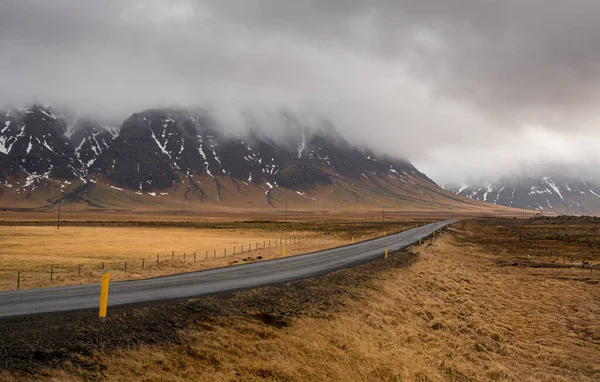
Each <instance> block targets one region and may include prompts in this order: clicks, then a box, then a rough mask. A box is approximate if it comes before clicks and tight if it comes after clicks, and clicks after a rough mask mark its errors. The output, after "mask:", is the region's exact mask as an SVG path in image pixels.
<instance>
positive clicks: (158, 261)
mask: <svg viewBox="0 0 600 382" xmlns="http://www.w3.org/2000/svg"><path fill="white" fill-rule="evenodd" d="M323 237H324V234H323V233H316V234H309V235H292V236H282V237H278V238H274V239H265V240H263V241H262V242H260V241H251V242H248V244H247V245H245V244H243V245H239V246H238V245H236V246H232V247H229V248H223V249H222V250H221V249H219V250H217V249H212V250H202V251H200V250H199V251H196V252H176V251H175V250H172V251H171V252H170V253H157V254H156V257H154V256H153V257H140V258H139V259H127V260H121V261H104V262H102V263H95V264H94V263H89V262H88V263H81V264H75V265H73V266H57V265H49V266H47V267H46V268H45V269H46V270H44V267H38V268H37V269H35V270H28V271H24V270H19V271H17V274H16V275H15V276H16V280H15V281H16V287H17V289H19V288H21V287H23V286H24V281H25V280H24V279H25V276H32V274H35V275H36V276H39V275H40V274H42V275H43V274H46V276H47V278H46V280H47V281H50V282H54V281H57V279H58V278H60V277H65V276H67V277H75V276H76V277H83V276H91V275H96V274H97V275H101V274H102V271H103V270H104V269H105V268H110V269H111V272H122V274H127V273H143V272H144V271H146V272H148V273H151V271H152V270H156V269H157V268H162V267H182V266H187V265H190V264H192V265H193V264H201V263H207V262H209V261H211V260H218V259H224V258H232V257H233V256H236V255H242V254H250V253H255V252H256V251H262V250H265V249H268V248H273V247H285V246H288V245H294V244H300V243H306V242H309V241H313V240H317V239H322V238H323ZM258 259H259V260H260V259H262V257H260V256H259V257H258ZM239 261H242V262H243V261H249V260H247V259H246V258H244V259H240V260H239ZM113 275H114V273H113ZM42 278H43V277H42ZM13 285H15V284H13Z"/></svg>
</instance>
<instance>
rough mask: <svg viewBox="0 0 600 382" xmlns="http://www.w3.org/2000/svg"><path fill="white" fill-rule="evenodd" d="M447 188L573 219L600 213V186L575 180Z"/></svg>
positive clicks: (500, 181)
mask: <svg viewBox="0 0 600 382" xmlns="http://www.w3.org/2000/svg"><path fill="white" fill-rule="evenodd" d="M446 188H447V189H449V190H450V191H452V192H453V193H455V194H457V195H460V196H464V197H466V198H469V199H473V200H478V201H482V202H487V203H492V204H495V205H502V206H508V207H515V208H523V209H528V210H532V209H535V210H538V211H544V212H552V213H564V214H574V215H582V214H584V215H594V214H599V213H600V184H598V183H596V182H593V181H586V180H584V179H581V178H577V177H573V176H552V177H550V176H543V177H535V176H529V177H503V178H500V179H498V180H496V181H494V182H484V183H482V184H475V185H464V186H462V187H446Z"/></svg>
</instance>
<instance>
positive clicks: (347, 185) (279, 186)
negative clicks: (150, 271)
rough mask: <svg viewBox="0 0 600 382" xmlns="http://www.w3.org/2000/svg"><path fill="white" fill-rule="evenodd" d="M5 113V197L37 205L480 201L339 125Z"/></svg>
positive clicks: (0, 144)
mask: <svg viewBox="0 0 600 382" xmlns="http://www.w3.org/2000/svg"><path fill="white" fill-rule="evenodd" d="M1 115H2V117H0V126H2V128H1V129H0V195H3V198H0V205H1V204H4V205H6V204H7V203H10V204H14V203H15V202H19V200H20V199H19V198H20V197H21V198H22V197H25V198H26V199H28V200H30V201H32V203H33V202H35V203H38V205H40V204H41V205H53V204H56V203H57V202H58V200H65V199H66V200H67V201H79V202H85V203H87V204H88V205H90V206H94V207H100V206H107V205H110V206H118V205H122V204H127V203H138V201H140V200H141V199H139V197H140V196H141V197H144V198H147V197H150V198H151V199H149V200H153V199H152V198H155V199H154V200H158V199H160V200H163V199H167V198H170V199H169V200H170V203H173V202H176V203H178V202H179V201H182V203H183V202H184V203H186V205H187V203H192V202H201V203H202V202H203V203H207V202H210V203H225V204H227V203H229V204H231V205H236V206H238V205H249V206H274V205H275V204H276V203H279V204H282V203H283V201H284V200H287V199H288V198H290V197H292V198H297V199H298V201H297V202H298V203H300V202H303V203H314V204H319V203H321V205H325V206H330V204H331V203H338V205H342V206H345V207H349V208H351V207H350V206H351V205H352V203H358V204H359V205H363V204H364V205H380V204H379V203H382V201H385V203H386V204H391V205H394V204H397V205H416V206H422V207H424V208H425V207H426V206H429V207H431V208H440V206H443V205H445V204H452V203H455V204H465V207H466V208H471V207H472V208H479V207H480V204H479V203H472V202H468V201H465V200H464V199H462V198H459V197H456V196H454V195H452V194H451V193H449V192H445V191H443V190H441V189H440V188H439V187H438V186H437V185H436V184H435V183H434V182H433V181H431V180H430V179H429V178H427V176H425V175H424V174H422V173H421V172H419V171H418V170H417V169H416V168H415V167H414V166H413V165H412V164H411V163H410V162H408V161H406V160H398V159H394V158H389V157H386V156H381V155H376V154H375V153H373V152H371V151H369V150H367V149H366V148H360V147H356V146H354V145H352V144H351V143H349V142H348V141H347V140H345V139H344V137H342V136H341V135H340V134H338V133H337V131H336V130H335V129H334V128H333V126H331V125H326V126H325V127H319V128H317V129H309V128H305V127H300V125H299V124H297V123H291V124H286V123H283V124H282V126H281V129H284V130H285V132H286V134H284V136H285V139H277V140H275V139H272V138H271V137H270V135H269V134H268V133H267V132H265V131H262V130H261V129H260V128H259V127H252V128H250V129H249V130H248V132H247V133H246V134H244V135H243V136H231V135H228V134H225V133H224V132H223V129H222V127H221V126H220V125H219V124H218V123H216V122H215V121H214V120H213V119H212V118H211V116H210V115H208V114H207V113H206V112H204V111H193V112H191V111H186V110H179V109H151V110H146V111H143V112H141V113H135V114H133V115H132V116H131V117H129V118H128V119H127V120H125V121H124V122H123V124H122V125H121V127H120V128H109V127H107V126H103V125H101V124H100V123H99V122H97V121H95V120H93V119H89V118H86V119H78V120H76V121H66V120H65V118H63V117H60V116H58V115H57V113H55V112H53V111H52V109H51V108H50V107H49V106H47V105H41V104H36V105H33V106H32V107H31V108H28V109H24V110H18V109H14V108H11V109H8V110H4V111H2V113H1ZM67 126H71V127H70V128H67ZM9 196H10V197H9ZM36 196H40V197H37V198H36ZM136 198H137V199H136ZM144 200H146V199H144Z"/></svg>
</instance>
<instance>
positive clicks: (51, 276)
mask: <svg viewBox="0 0 600 382" xmlns="http://www.w3.org/2000/svg"><path fill="white" fill-rule="evenodd" d="M52 280H54V268H53V267H50V281H52Z"/></svg>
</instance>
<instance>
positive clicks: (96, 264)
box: [0, 225, 408, 290]
mask: <svg viewBox="0 0 600 382" xmlns="http://www.w3.org/2000/svg"><path fill="white" fill-rule="evenodd" d="M401 228H402V226H401V225H389V226H388V228H387V229H390V230H400V229H401ZM407 228H408V226H407ZM348 229H355V228H352V227H350V228H348ZM319 234H320V233H319ZM381 234H382V233H381V232H379V231H376V230H373V229H367V230H364V229H363V230H360V228H359V230H358V234H357V237H356V240H357V241H360V240H366V239H369V238H372V237H376V236H380V235H381ZM282 243H283V245H285V246H286V256H294V255H299V254H303V253H309V252H314V251H318V250H321V249H326V248H332V247H336V246H340V245H345V244H349V243H350V238H349V232H348V231H346V230H344V229H342V230H340V231H337V232H335V233H331V234H328V235H321V236H319V237H315V232H308V231H299V230H292V231H277V230H265V229H194V228H163V227H161V228H138V227H69V226H63V227H61V228H60V229H59V230H57V229H56V228H55V227H51V226H46V227H44V226H42V227H36V226H0V246H1V247H2V253H1V254H0V290H8V289H16V288H17V277H18V272H19V271H20V272H21V280H20V289H27V288H38V287H48V286H62V285H76V284H85V283H96V282H99V280H100V277H101V275H102V267H103V266H105V267H109V268H111V280H113V281H118V280H132V279H140V278H148V277H155V276H160V275H168V274H175V273H182V272H190V271H195V270H202V269H208V268H216V267H224V266H229V265H235V264H241V263H244V262H252V261H259V260H266V259H273V258H277V257H281V256H282ZM242 247H243V248H242ZM250 247H251V251H250V252H249V251H248V250H249V248H250ZM257 247H258V249H257ZM225 250H226V252H225ZM234 250H235V254H234ZM242 250H243V252H242ZM173 252H174V255H173ZM194 252H195V253H196V263H194ZM157 254H158V255H159V257H158V259H159V263H158V264H157V261H156V260H157ZM184 254H185V255H184ZM215 257H216V258H215ZM142 259H144V260H143V261H142ZM125 262H127V267H126V269H125ZM142 262H143V264H142ZM80 264H81V271H80V270H79V265H80ZM142 265H143V267H144V268H143V269H142ZM51 267H52V273H53V274H52V279H53V280H50V276H51V275H50V272H51Z"/></svg>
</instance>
